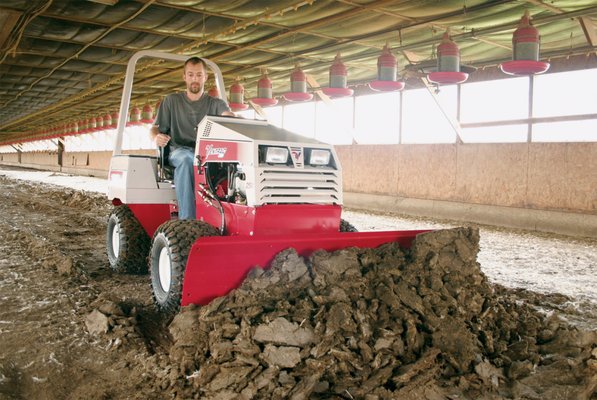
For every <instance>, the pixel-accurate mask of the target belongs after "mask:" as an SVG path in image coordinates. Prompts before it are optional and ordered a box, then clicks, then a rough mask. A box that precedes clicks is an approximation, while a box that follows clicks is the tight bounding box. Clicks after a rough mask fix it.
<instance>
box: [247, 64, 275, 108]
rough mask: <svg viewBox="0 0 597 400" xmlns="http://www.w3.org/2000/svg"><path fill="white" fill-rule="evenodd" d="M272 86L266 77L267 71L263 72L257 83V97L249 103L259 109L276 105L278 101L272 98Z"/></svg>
mask: <svg viewBox="0 0 597 400" xmlns="http://www.w3.org/2000/svg"><path fill="white" fill-rule="evenodd" d="M272 92H273V86H272V80H271V79H269V76H267V69H266V70H263V73H262V74H261V78H260V79H259V80H258V81H257V97H254V98H252V99H251V101H252V102H253V103H255V104H257V105H259V106H261V107H271V106H275V105H276V104H278V100H276V99H274V98H273V96H272Z"/></svg>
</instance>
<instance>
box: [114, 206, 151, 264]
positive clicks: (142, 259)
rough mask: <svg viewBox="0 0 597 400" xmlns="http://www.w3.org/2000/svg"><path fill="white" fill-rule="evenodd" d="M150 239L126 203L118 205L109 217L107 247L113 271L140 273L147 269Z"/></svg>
mask: <svg viewBox="0 0 597 400" xmlns="http://www.w3.org/2000/svg"><path fill="white" fill-rule="evenodd" d="M149 244H150V239H149V236H148V235H147V233H146V232H145V230H144V229H143V227H142V226H141V224H140V223H139V221H138V220H137V218H136V217H135V215H134V214H133V212H132V211H131V209H130V208H128V207H127V206H126V205H121V206H116V207H114V209H113V210H112V213H111V214H110V216H109V217H108V230H107V232H106V249H107V251H108V261H109V262H110V267H111V268H112V270H113V271H115V272H119V273H132V274H138V273H142V272H146V271H147V254H148V253H149Z"/></svg>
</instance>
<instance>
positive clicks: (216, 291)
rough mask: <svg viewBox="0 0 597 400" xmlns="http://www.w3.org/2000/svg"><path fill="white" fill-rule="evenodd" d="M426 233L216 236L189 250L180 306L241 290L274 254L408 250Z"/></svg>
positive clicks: (206, 238)
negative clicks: (386, 247)
mask: <svg viewBox="0 0 597 400" xmlns="http://www.w3.org/2000/svg"><path fill="white" fill-rule="evenodd" d="M423 232H428V230H413V231H387V232H350V233H348V232H346V233H345V232H342V233H332V234H330V233H324V234H290V235H282V236H253V237H245V236H242V237H241V236H218V237H203V238H200V239H198V240H197V241H196V242H195V243H194V244H193V247H192V248H191V252H190V253H189V258H188V261H187V266H186V271H185V277H184V282H183V287H182V305H183V306H186V305H189V304H207V303H209V302H210V301H211V300H212V299H214V298H216V297H219V296H224V295H226V294H227V293H228V292H230V291H231V290H232V289H235V288H237V287H239V286H240V284H241V283H242V281H243V280H244V279H245V277H246V276H247V273H248V272H249V271H250V270H251V269H252V268H253V267H256V266H259V267H261V268H269V266H270V264H271V262H272V261H273V259H274V257H275V255H276V254H278V253H279V252H280V251H282V250H284V249H288V248H294V249H295V250H296V252H297V253H298V254H299V255H300V256H302V257H309V256H310V255H311V254H312V253H313V252H314V251H316V250H319V249H323V250H326V251H335V250H339V249H343V248H347V247H360V248H373V247H377V246H380V245H382V244H384V243H389V242H398V243H399V244H400V245H401V246H402V247H410V244H411V243H412V241H413V239H414V238H415V236H417V235H418V234H419V233H423Z"/></svg>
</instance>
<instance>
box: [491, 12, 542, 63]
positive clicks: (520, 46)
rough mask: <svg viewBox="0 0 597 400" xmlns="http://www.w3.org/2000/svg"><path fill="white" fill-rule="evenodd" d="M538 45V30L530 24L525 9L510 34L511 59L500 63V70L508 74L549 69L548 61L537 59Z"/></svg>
mask: <svg viewBox="0 0 597 400" xmlns="http://www.w3.org/2000/svg"><path fill="white" fill-rule="evenodd" d="M540 47H541V38H540V36H539V31H538V30H537V28H535V27H534V26H533V25H532V24H531V16H530V15H529V11H528V10H527V11H525V12H524V15H523V16H522V18H521V19H520V22H519V23H518V28H516V30H515V31H514V34H513V35H512V60H511V61H506V62H503V63H501V64H500V68H501V70H502V71H503V72H504V73H506V74H509V75H535V74H542V73H544V72H545V71H547V70H548V69H549V63H546V62H543V61H539V49H540Z"/></svg>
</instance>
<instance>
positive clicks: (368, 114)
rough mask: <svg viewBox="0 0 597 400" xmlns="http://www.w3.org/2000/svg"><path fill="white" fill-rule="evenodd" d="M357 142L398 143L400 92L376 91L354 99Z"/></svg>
mask: <svg viewBox="0 0 597 400" xmlns="http://www.w3.org/2000/svg"><path fill="white" fill-rule="evenodd" d="M355 101H356V103H355V140H356V142H357V143H362V144H365V143H376V144H381V143H398V141H399V133H398V129H399V118H400V93H399V92H390V93H378V94H372V95H366V96H358V97H357V98H356V99H355Z"/></svg>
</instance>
